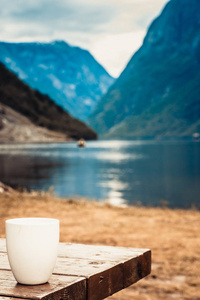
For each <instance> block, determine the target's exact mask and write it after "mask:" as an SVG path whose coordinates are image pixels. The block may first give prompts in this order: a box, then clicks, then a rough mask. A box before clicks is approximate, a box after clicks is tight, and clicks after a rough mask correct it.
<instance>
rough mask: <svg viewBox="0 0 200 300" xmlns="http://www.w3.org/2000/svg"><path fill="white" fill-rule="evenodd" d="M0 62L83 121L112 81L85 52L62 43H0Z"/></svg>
mask: <svg viewBox="0 0 200 300" xmlns="http://www.w3.org/2000/svg"><path fill="white" fill-rule="evenodd" d="M0 61H1V62H2V63H3V64H4V65H6V66H7V68H8V69H10V70H11V71H13V72H15V73H16V74H17V75H18V76H19V78H20V79H22V80H23V81H24V82H25V83H27V84H28V85H29V86H30V87H32V88H33V89H37V90H39V91H40V92H41V93H43V94H47V95H48V96H49V97H50V98H51V99H52V100H54V101H55V102H56V103H57V104H58V105H59V106H61V107H63V108H64V109H65V110H66V111H68V112H69V113H70V114H71V115H72V116H74V117H76V118H78V119H81V120H84V121H85V120H86V119H87V117H88V116H89V114H90V113H91V112H92V111H93V109H94V107H95V106H96V104H97V102H98V101H99V99H100V97H101V96H102V95H103V94H104V93H105V92H106V91H107V89H108V87H109V86H110V85H111V84H112V83H113V81H114V79H113V78H112V77H111V76H110V75H109V74H108V73H107V72H106V71H105V69H104V68H103V67H102V66H101V65H100V64H99V63H98V62H97V61H96V60H95V59H94V57H93V56H92V55H91V54H90V53H89V52H88V51H86V50H83V49H81V48H79V47H72V46H70V45H68V44H67V43H65V42H63V41H55V42H52V43H5V42H0Z"/></svg>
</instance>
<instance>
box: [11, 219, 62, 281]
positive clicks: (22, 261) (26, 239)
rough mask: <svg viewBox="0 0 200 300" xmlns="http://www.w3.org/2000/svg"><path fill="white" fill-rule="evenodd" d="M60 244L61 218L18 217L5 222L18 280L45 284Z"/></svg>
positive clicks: (13, 268) (12, 263)
mask: <svg viewBox="0 0 200 300" xmlns="http://www.w3.org/2000/svg"><path fill="white" fill-rule="evenodd" d="M58 243H59V220H57V219H49V218H18V219H10V220H7V221H6V246H7V253H8V260H9V263H10V267H11V270H12V272H13V275H14V277H15V279H16V280H17V282H18V283H21V284H27V285H35V284H43V283H46V282H47V281H48V280H49V278H50V277H51V274H52V272H53V269H54V266H55V263H56V258H57V249H58Z"/></svg>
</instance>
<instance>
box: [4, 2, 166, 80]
mask: <svg viewBox="0 0 200 300" xmlns="http://www.w3.org/2000/svg"><path fill="white" fill-rule="evenodd" d="M166 2H167V0H56V1H55V0H28V1H27V0H18V1H15V0H1V10H0V40H2V41H16V42H20V41H52V40H58V39H59V40H65V41H66V42H69V43H70V44H73V45H77V46H80V47H83V48H86V49H88V50H89V51H91V52H92V54H93V55H94V56H95V57H96V58H98V60H99V61H101V62H102V63H103V65H104V66H105V67H106V68H107V69H108V71H109V72H111V73H112V75H115V74H117V75H118V74H119V72H120V71H122V69H123V67H124V64H125V63H126V62H127V60H128V59H129V57H130V55H131V52H132V53H133V52H134V51H135V50H136V49H137V48H138V47H139V45H140V44H141V41H142V39H143V37H144V34H145V31H146V29H147V27H148V25H149V24H150V22H151V21H152V20H153V18H155V17H156V16H157V15H158V14H159V12H160V10H161V9H162V8H163V6H164V4H165V3H166ZM129 38H131V40H130V41H129ZM112 45H115V47H112ZM104 49H105V50H104ZM109 57H110V59H109ZM114 57H115V61H114ZM111 62H112V63H111ZM117 65H118V67H117ZM112 66H113V67H112ZM117 68H118V71H117ZM117 75H115V76H117Z"/></svg>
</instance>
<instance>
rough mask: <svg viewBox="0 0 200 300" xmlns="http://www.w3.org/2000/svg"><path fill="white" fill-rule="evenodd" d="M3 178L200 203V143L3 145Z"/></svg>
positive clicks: (129, 197)
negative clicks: (78, 145) (81, 146)
mask: <svg viewBox="0 0 200 300" xmlns="http://www.w3.org/2000/svg"><path fill="white" fill-rule="evenodd" d="M0 181H3V182H5V183H7V184H10V185H12V186H24V187H26V188H28V189H45V190H48V189H49V188H50V187H53V188H54V191H55V193H56V194H57V195H58V196H60V197H73V196H75V195H81V196H86V197H89V198H91V200H92V199H96V200H99V201H101V200H102V199H107V201H109V202H110V203H113V204H117V205H121V204H128V205H131V204H140V203H142V204H143V205H152V206H157V205H160V204H161V203H162V202H163V200H166V201H168V205H169V206H170V207H179V208H188V207H191V206H192V205H195V206H196V207H198V208H200V143H197V142H196V143H195V142H189V141H178V142H174V141H173V142H172V141H170V142H169V141H168V142H167V141H118V140H115V141H94V142H87V145H86V147H85V148H78V147H77V145H76V143H66V144H42V145H12V146H6V145H1V146H0Z"/></svg>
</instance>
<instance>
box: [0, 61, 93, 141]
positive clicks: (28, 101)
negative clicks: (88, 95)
mask: <svg viewBox="0 0 200 300" xmlns="http://www.w3.org/2000/svg"><path fill="white" fill-rule="evenodd" d="M0 103H2V104H4V105H6V106H9V107H11V108H12V109H13V110H15V111H17V112H19V113H20V114H22V115H24V116H26V117H27V118H28V119H29V120H30V121H31V122H32V123H34V124H35V125H38V126H41V127H45V128H48V129H49V130H54V131H57V132H62V133H65V134H66V136H67V137H68V138H73V139H79V138H85V139H88V140H89V139H96V138H97V134H96V132H94V131H93V130H92V129H90V128H89V127H88V126H87V125H86V124H84V123H83V122H81V121H79V120H77V119H74V118H72V117H71V116H70V115H69V114H68V113H67V112H65V111H64V110H63V109H62V108H61V107H59V106H58V105H56V104H55V103H54V102H53V101H52V100H51V99H50V98H49V97H48V96H46V95H43V94H41V93H39V92H38V91H36V90H32V89H31V88H30V87H29V86H28V85H26V84H25V83H23V82H22V81H21V80H20V79H18V78H17V76H16V75H15V74H13V73H12V72H10V71H9V70H7V69H6V68H5V66H4V65H3V64H1V63H0Z"/></svg>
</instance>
